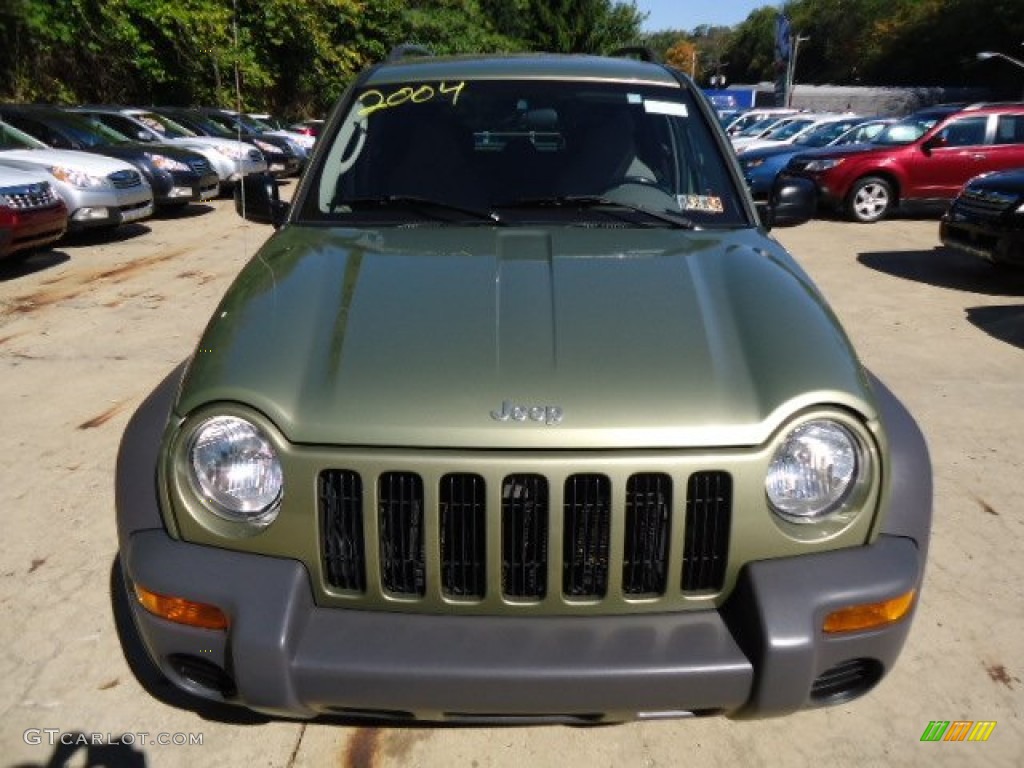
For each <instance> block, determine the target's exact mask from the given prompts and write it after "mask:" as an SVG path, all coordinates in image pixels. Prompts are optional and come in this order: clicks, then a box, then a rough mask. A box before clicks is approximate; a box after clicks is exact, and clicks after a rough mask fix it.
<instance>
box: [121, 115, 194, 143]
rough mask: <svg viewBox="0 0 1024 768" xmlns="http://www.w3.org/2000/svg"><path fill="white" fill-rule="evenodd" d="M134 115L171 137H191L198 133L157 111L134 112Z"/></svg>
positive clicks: (158, 131)
mask: <svg viewBox="0 0 1024 768" xmlns="http://www.w3.org/2000/svg"><path fill="white" fill-rule="evenodd" d="M132 117H134V118H135V119H136V120H138V121H139V122H141V123H144V124H145V125H147V126H149V127H150V128H152V129H153V130H154V131H156V132H157V133H162V134H163V135H164V136H166V137H167V138H169V139H191V138H194V137H195V135H196V134H195V133H193V132H192V131H190V130H189V129H188V128H186V127H185V126H183V125H179V124H178V123H176V122H174V121H173V120H171V119H170V118H167V117H164V116H163V115H158V114H156V113H155V112H140V113H136V114H133V115H132Z"/></svg>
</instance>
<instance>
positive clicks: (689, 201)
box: [677, 195, 725, 213]
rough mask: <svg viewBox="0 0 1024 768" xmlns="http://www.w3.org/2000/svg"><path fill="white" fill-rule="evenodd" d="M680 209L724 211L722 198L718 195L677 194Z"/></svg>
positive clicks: (711, 211)
mask: <svg viewBox="0 0 1024 768" xmlns="http://www.w3.org/2000/svg"><path fill="white" fill-rule="evenodd" d="M677 199H678V200H679V210H681V211H700V212H701V213H723V212H724V211H725V208H724V207H723V206H722V198H720V197H717V196H716V195H677Z"/></svg>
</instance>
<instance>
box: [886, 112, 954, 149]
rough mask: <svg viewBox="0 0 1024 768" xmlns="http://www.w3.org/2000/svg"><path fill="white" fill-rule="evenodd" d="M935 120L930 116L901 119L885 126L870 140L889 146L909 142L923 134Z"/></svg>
mask: <svg viewBox="0 0 1024 768" xmlns="http://www.w3.org/2000/svg"><path fill="white" fill-rule="evenodd" d="M936 122H938V121H937V120H933V119H932V118H926V119H923V120H917V119H914V118H908V119H906V120H901V121H900V122H898V123H893V124H892V125H890V126H887V127H886V128H885V129H884V130H883V131H882V132H881V133H880V134H878V135H877V136H876V137H875V138H874V139H873V140H872V143H873V144H885V145H890V146H891V145H897V144H910V143H911V142H914V141H917V140H918V139H919V138H921V137H922V136H924V134H925V132H926V131H927V130H928V129H929V128H931V127H932V126H933V125H935V123H936Z"/></svg>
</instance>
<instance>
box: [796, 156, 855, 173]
mask: <svg viewBox="0 0 1024 768" xmlns="http://www.w3.org/2000/svg"><path fill="white" fill-rule="evenodd" d="M844 159H845V158H842V157H829V158H825V159H823V160H811V162H809V163H808V164H807V165H806V166H804V170H807V171H827V170H830V169H832V168H835V167H836V166H837V165H839V164H841V163H842V162H843V160H844Z"/></svg>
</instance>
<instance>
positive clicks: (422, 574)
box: [377, 472, 426, 596]
mask: <svg viewBox="0 0 1024 768" xmlns="http://www.w3.org/2000/svg"><path fill="white" fill-rule="evenodd" d="M377 514H378V518H379V520H380V569H381V581H382V582H383V584H384V588H385V589H386V590H387V591H388V592H393V593H395V594H400V595H420V596H422V595H423V594H424V593H425V592H426V563H425V557H424V546H423V543H424V530H423V481H422V480H421V479H420V477H419V475H415V474H412V473H409V472H387V473H385V474H383V475H381V476H380V480H379V482H378V486H377Z"/></svg>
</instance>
